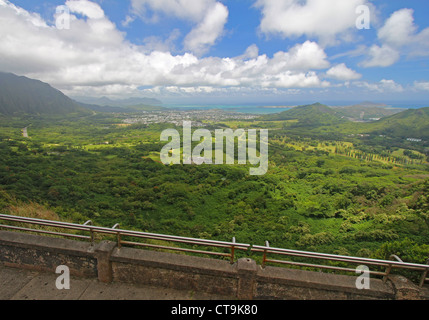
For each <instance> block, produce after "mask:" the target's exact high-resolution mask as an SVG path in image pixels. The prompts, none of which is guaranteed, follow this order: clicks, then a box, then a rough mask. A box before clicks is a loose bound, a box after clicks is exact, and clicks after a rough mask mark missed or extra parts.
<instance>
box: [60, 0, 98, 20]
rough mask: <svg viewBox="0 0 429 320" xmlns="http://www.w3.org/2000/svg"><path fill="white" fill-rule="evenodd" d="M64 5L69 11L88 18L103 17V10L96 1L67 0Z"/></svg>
mask: <svg viewBox="0 0 429 320" xmlns="http://www.w3.org/2000/svg"><path fill="white" fill-rule="evenodd" d="M65 5H66V6H67V7H68V8H69V9H70V12H74V13H79V14H82V15H84V16H86V17H88V18H90V19H102V18H104V11H103V9H101V7H100V6H99V5H98V4H97V3H94V2H91V1H88V0H68V1H67V2H66V4H65Z"/></svg>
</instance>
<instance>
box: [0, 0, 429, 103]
mask: <svg viewBox="0 0 429 320" xmlns="http://www.w3.org/2000/svg"><path fill="white" fill-rule="evenodd" d="M59 6H61V7H59ZM358 8H360V9H359V10H358V11H356V9H358ZM57 9H58V12H57ZM365 9H367V10H368V11H364V10H365ZM366 13H368V15H366ZM428 13H429V3H428V2H427V1H421V0H410V1H398V0H374V1H368V0H306V1H302V0H224V1H222V0H122V1H119V0H93V1H90V0H67V1H65V0H49V1H33V0H11V1H7V0H0V36H1V38H2V41H1V43H0V71H6V72H14V73H17V74H20V75H25V76H29V77H32V78H37V79H40V80H42V81H46V82H48V83H50V84H51V85H53V86H54V87H56V88H58V89H59V90H61V91H63V92H64V93H66V94H68V95H69V96H72V97H82V96H92V97H97V96H108V97H110V98H124V97H130V96H145V97H153V98H158V99H160V100H162V101H164V102H166V103H170V104H171V103H178V104H180V103H204V104H250V103H256V104H276V105H289V104H296V103H299V102H303V103H307V102H315V101H320V102H325V103H335V102H337V103H341V102H345V101H350V102H352V101H356V102H358V101H363V100H371V101H379V102H386V103H388V104H397V105H400V104H403V103H415V104H418V105H420V106H423V105H426V102H427V101H428V98H429V76H428V74H429V72H428V71H429V59H428V58H429V21H428V20H427V16H428ZM362 19H364V20H362ZM356 21H360V22H365V23H367V24H368V25H369V27H370V28H369V29H358V28H357V27H356ZM427 106H429V101H428V103H427Z"/></svg>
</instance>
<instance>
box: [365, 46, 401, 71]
mask: <svg viewBox="0 0 429 320" xmlns="http://www.w3.org/2000/svg"><path fill="white" fill-rule="evenodd" d="M368 56H369V58H368V59H367V60H365V61H363V62H362V64H361V65H362V66H363V67H367V68H369V67H389V66H391V65H393V64H395V63H396V62H398V61H399V59H400V58H401V54H400V52H399V50H397V49H395V48H392V47H390V46H389V45H382V46H381V47H380V46H378V45H376V44H375V45H373V46H371V47H370V48H369V51H368Z"/></svg>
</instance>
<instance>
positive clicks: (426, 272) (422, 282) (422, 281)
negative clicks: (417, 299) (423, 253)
mask: <svg viewBox="0 0 429 320" xmlns="http://www.w3.org/2000/svg"><path fill="white" fill-rule="evenodd" d="M426 264H427V265H429V259H427V260H426ZM428 272H429V268H428V269H426V270H425V271H423V274H422V278H421V279H420V288H422V287H423V285H424V284H425V281H426V277H427V275H428Z"/></svg>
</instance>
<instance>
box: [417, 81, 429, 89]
mask: <svg viewBox="0 0 429 320" xmlns="http://www.w3.org/2000/svg"><path fill="white" fill-rule="evenodd" d="M414 88H416V89H417V90H423V91H429V81H415V82H414Z"/></svg>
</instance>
